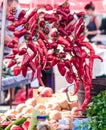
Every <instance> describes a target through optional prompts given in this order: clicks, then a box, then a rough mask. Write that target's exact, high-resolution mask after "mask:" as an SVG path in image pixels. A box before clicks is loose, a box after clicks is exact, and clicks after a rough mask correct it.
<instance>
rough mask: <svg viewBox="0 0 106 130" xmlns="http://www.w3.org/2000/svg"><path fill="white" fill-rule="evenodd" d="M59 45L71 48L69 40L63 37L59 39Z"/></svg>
mask: <svg viewBox="0 0 106 130" xmlns="http://www.w3.org/2000/svg"><path fill="white" fill-rule="evenodd" d="M57 43H58V44H61V45H64V46H69V45H70V43H69V42H68V41H67V39H65V38H64V37H62V36H59V37H58V39H57Z"/></svg>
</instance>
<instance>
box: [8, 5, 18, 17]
mask: <svg viewBox="0 0 106 130" xmlns="http://www.w3.org/2000/svg"><path fill="white" fill-rule="evenodd" d="M9 13H10V14H11V15H15V14H16V13H17V9H16V7H12V8H11V9H10V10H9Z"/></svg>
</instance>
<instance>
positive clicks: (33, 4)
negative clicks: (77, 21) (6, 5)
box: [0, 0, 106, 13]
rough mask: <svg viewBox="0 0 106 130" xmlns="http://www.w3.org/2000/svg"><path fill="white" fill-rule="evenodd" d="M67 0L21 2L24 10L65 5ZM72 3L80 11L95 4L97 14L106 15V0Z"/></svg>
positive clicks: (87, 0)
mask: <svg viewBox="0 0 106 130" xmlns="http://www.w3.org/2000/svg"><path fill="white" fill-rule="evenodd" d="M0 1H2V0H0ZM63 1H65V0H25V1H23V0H19V2H20V4H21V6H22V8H32V7H36V6H39V7H40V6H43V5H45V4H47V3H48V4H51V5H52V6H57V5H58V4H60V3H63ZM68 1H69V2H70V5H71V8H72V10H75V11H79V10H83V9H84V6H85V5H86V4H87V3H89V2H91V1H92V2H93V3H94V5H95V7H96V12H97V13H106V8H104V6H103V4H104V3H105V5H106V0H68Z"/></svg>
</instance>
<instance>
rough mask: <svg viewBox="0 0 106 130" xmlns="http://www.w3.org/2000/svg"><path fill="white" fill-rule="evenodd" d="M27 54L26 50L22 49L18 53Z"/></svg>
mask: <svg viewBox="0 0 106 130" xmlns="http://www.w3.org/2000/svg"><path fill="white" fill-rule="evenodd" d="M26 52H27V50H26V48H25V47H23V48H22V49H21V50H20V51H19V55H24V54H25V53H26Z"/></svg>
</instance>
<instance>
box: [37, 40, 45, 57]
mask: <svg viewBox="0 0 106 130" xmlns="http://www.w3.org/2000/svg"><path fill="white" fill-rule="evenodd" d="M38 44H39V46H40V47H41V48H42V49H43V51H44V54H45V55H47V49H46V46H45V43H44V42H43V41H42V39H39V40H38Z"/></svg>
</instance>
